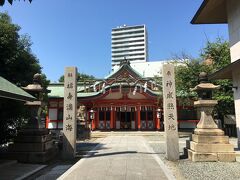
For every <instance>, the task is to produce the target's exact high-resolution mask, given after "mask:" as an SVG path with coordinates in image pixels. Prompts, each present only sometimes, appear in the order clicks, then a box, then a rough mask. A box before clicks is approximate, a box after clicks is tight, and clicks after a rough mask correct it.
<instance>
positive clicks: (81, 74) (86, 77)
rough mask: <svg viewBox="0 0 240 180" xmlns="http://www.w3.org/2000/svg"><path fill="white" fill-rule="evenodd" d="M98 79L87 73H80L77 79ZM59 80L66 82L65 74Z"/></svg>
mask: <svg viewBox="0 0 240 180" xmlns="http://www.w3.org/2000/svg"><path fill="white" fill-rule="evenodd" d="M94 79H96V78H95V77H94V76H93V75H88V74H85V73H78V75H77V80H78V81H86V80H94ZM58 81H59V82H64V76H63V75H62V76H61V77H60V78H59V80H58Z"/></svg>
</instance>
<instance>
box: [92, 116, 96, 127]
mask: <svg viewBox="0 0 240 180" xmlns="http://www.w3.org/2000/svg"><path fill="white" fill-rule="evenodd" d="M95 119H96V113H95V112H94V118H93V119H92V130H95V128H96V127H95V124H96V122H95Z"/></svg>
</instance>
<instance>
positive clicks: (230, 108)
mask: <svg viewBox="0 0 240 180" xmlns="http://www.w3.org/2000/svg"><path fill="white" fill-rule="evenodd" d="M201 58H202V59H208V58H209V59H211V60H212V64H211V65H209V66H210V68H211V71H210V72H211V73H213V72H216V71H218V70H220V69H221V68H223V67H225V66H227V65H228V64H230V63H231V57H230V49H229V43H228V42H227V41H224V40H222V39H221V38H217V39H216V41H215V42H207V44H206V47H205V48H203V50H202V52H201ZM213 83H214V84H217V85H220V90H218V91H215V92H214V94H213V98H214V99H216V100H218V104H217V105H216V108H215V110H216V112H217V114H218V116H219V118H220V119H222V120H223V118H224V115H226V114H234V100H233V91H232V80H216V81H213Z"/></svg>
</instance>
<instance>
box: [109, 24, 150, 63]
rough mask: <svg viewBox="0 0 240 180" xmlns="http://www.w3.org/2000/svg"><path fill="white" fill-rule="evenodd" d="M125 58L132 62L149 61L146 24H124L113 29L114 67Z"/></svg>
mask: <svg viewBox="0 0 240 180" xmlns="http://www.w3.org/2000/svg"><path fill="white" fill-rule="evenodd" d="M125 58H126V59H127V60H129V61H130V62H146V61H148V60H147V59H148V43H147V30H146V26H145V25H137V26H127V25H123V26H119V27H117V28H113V29H112V67H113V66H116V65H119V64H120V62H121V61H122V60H124V59H125Z"/></svg>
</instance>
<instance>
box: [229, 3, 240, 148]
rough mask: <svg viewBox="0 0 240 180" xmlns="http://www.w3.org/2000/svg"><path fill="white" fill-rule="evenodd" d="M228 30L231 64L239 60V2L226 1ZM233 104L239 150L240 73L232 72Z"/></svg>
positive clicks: (237, 71)
mask: <svg viewBox="0 0 240 180" xmlns="http://www.w3.org/2000/svg"><path fill="white" fill-rule="evenodd" d="M227 2H228V4H227V8H228V9H227V10H228V29H229V41H230V53H231V62H234V61H236V60H238V59H240V1H239V0H228V1H227ZM233 86H235V87H238V88H237V89H234V103H235V114H236V126H237V134H238V148H240V72H239V70H233Z"/></svg>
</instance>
